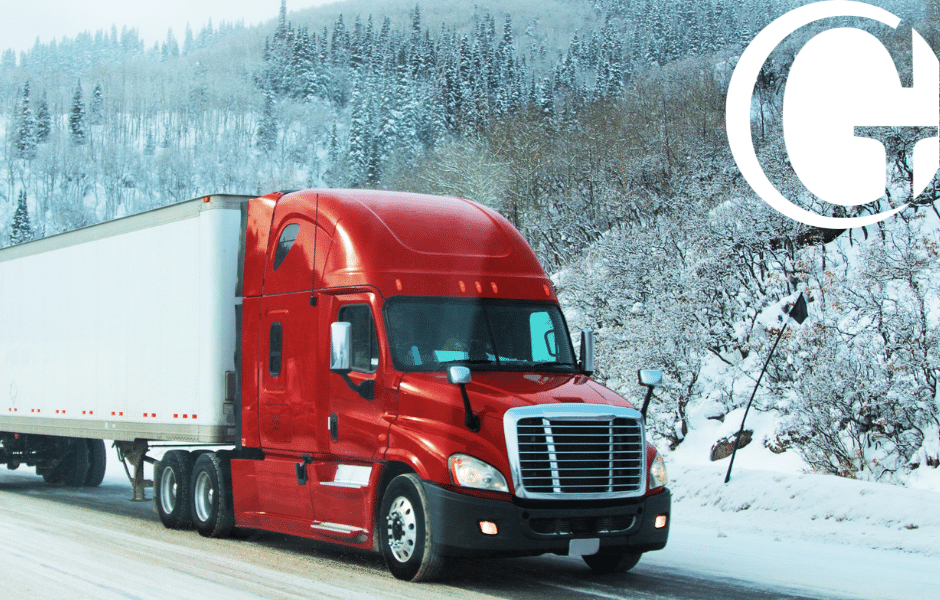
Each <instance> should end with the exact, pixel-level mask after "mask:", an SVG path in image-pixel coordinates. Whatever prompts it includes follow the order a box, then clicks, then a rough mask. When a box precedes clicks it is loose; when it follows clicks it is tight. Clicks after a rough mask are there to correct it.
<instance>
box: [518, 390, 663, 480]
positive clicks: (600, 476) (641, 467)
mask: <svg viewBox="0 0 940 600" xmlns="http://www.w3.org/2000/svg"><path fill="white" fill-rule="evenodd" d="M587 406H591V405H587ZM533 408H536V407H531V408H529V409H516V410H517V411H518V410H525V412H530V413H531V412H532V409H533ZM552 408H555V410H553V411H547V413H558V412H559V411H558V409H557V405H556V406H555V407H552ZM600 409H607V411H610V409H611V407H597V408H595V409H593V410H587V411H585V408H581V409H580V410H577V411H573V412H574V413H575V414H570V415H568V414H542V415H533V416H524V415H522V414H519V415H518V417H516V418H513V419H512V420H513V421H514V428H513V431H512V433H513V434H514V435H513V438H514V439H513V442H514V443H512V444H510V446H511V448H510V450H511V452H510V456H511V459H513V460H511V462H512V463H513V467H514V473H513V476H514V480H515V483H516V493H517V495H520V496H523V497H531V498H537V497H555V498H558V497H592V498H597V497H624V496H637V495H641V494H642V493H643V492H644V491H645V490H644V486H645V483H646V481H645V457H646V453H645V448H646V444H645V442H644V435H643V433H644V432H643V426H642V421H641V420H640V418H639V413H637V414H636V417H634V416H633V415H629V416H627V415H617V414H578V413H584V412H588V413H592V412H597V413H601V410H600ZM511 412H513V411H509V412H507V417H511V415H510V414H509V413H511ZM618 412H630V413H636V411H635V410H630V409H620V410H619V411H618ZM508 429H509V428H508V427H507V433H509V431H508ZM507 439H508V436H507ZM513 450H514V451H515V456H513V455H512V451H513Z"/></svg>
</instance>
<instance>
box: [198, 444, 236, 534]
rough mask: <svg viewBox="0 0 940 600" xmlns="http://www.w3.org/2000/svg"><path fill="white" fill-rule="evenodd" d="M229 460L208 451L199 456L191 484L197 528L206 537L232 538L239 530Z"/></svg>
mask: <svg viewBox="0 0 940 600" xmlns="http://www.w3.org/2000/svg"><path fill="white" fill-rule="evenodd" d="M230 469H231V467H230V464H229V459H228V458H227V457H223V456H219V453H216V452H207V453H206V454H202V455H200V456H199V458H197V459H196V464H195V466H194V467H193V476H192V480H191V484H190V490H191V493H192V506H191V509H192V510H191V513H192V519H193V525H194V526H195V527H196V531H198V532H199V533H200V535H203V536H205V537H215V538H220V537H228V536H229V535H231V533H232V530H233V529H235V508H234V506H233V504H232V476H231V470H230Z"/></svg>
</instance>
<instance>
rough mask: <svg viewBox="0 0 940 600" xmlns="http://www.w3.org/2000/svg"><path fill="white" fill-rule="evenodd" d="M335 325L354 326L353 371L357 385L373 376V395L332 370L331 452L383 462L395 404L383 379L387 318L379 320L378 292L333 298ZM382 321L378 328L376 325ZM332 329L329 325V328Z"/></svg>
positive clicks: (350, 375)
mask: <svg viewBox="0 0 940 600" xmlns="http://www.w3.org/2000/svg"><path fill="white" fill-rule="evenodd" d="M331 304H332V306H331V309H330V313H329V314H330V323H334V322H337V321H344V322H347V323H350V324H351V325H352V345H351V349H352V372H351V373H349V379H350V380H351V381H352V383H353V384H355V385H356V386H361V385H362V383H363V382H366V381H369V380H371V381H372V382H373V383H374V386H375V387H374V394H373V397H372V399H371V400H370V399H367V398H364V397H362V395H360V394H359V393H358V392H357V391H355V390H353V389H352V387H351V386H350V385H349V384H347V382H346V381H345V380H344V378H343V377H342V376H340V375H338V374H336V373H330V374H329V395H328V398H329V417H328V422H327V426H328V427H327V429H328V431H327V432H328V434H329V440H328V445H329V448H330V454H331V455H333V456H336V457H344V458H350V459H352V458H355V459H359V460H362V461H373V460H381V459H382V458H383V457H384V455H385V448H386V447H387V445H388V430H389V426H390V423H391V419H392V418H393V417H392V415H393V414H394V408H395V407H394V406H391V404H392V403H393V402H394V400H395V399H394V398H392V397H391V396H390V394H389V392H388V391H387V390H385V389H384V387H383V385H382V384H383V380H382V367H383V365H382V364H381V363H382V352H381V342H380V340H381V339H382V337H381V336H380V335H379V334H380V333H382V331H383V329H382V322H381V320H380V319H377V318H376V309H375V306H376V302H375V294H372V293H361V294H344V295H341V296H335V297H333V302H332V303H331ZM377 325H378V326H377ZM326 331H329V327H328V326H327V327H326Z"/></svg>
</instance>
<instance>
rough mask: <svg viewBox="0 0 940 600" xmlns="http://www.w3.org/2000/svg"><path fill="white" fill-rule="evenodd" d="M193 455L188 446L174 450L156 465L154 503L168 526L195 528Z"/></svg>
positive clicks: (163, 521) (154, 470)
mask: <svg viewBox="0 0 940 600" xmlns="http://www.w3.org/2000/svg"><path fill="white" fill-rule="evenodd" d="M192 473H193V457H192V455H191V454H190V453H189V452H187V451H185V450H170V451H168V452H167V453H166V454H164V455H163V458H162V459H160V461H159V462H157V463H156V464H155V465H154V467H153V505H154V508H155V509H156V510H157V514H158V515H160V522H162V523H163V526H164V527H166V528H168V529H191V528H192V526H193V517H192V513H191V510H190V500H191V499H192V494H191V493H190V487H189V486H190V483H191V479H192Z"/></svg>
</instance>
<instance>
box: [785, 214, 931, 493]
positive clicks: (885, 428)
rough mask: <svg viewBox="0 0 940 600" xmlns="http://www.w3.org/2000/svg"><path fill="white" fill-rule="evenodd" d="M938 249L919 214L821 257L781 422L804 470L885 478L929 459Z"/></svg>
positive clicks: (797, 340) (925, 217)
mask: <svg viewBox="0 0 940 600" xmlns="http://www.w3.org/2000/svg"><path fill="white" fill-rule="evenodd" d="M938 250H940V237H938V231H937V223H936V219H935V218H933V216H932V215H930V216H929V217H928V214H925V213H921V214H920V215H915V216H913V217H911V216H908V217H905V218H899V219H896V220H894V221H891V222H889V223H888V224H886V225H885V226H884V227H883V228H882V229H881V230H880V231H879V235H876V236H873V237H872V238H871V239H869V240H867V241H865V242H863V243H862V244H860V245H858V246H848V244H847V243H842V244H839V245H837V248H835V249H833V250H830V251H829V252H828V255H829V256H828V259H829V260H828V268H826V269H825V270H824V271H823V272H822V279H821V280H820V283H821V285H822V292H823V293H821V294H819V298H820V303H819V304H820V308H821V311H820V312H821V314H819V315H818V317H817V319H816V321H815V323H814V324H813V325H812V326H810V327H806V328H804V329H802V330H801V331H800V333H799V335H798V336H796V337H795V338H794V344H793V348H794V350H796V355H797V356H798V360H797V361H795V362H793V364H792V365H791V366H792V368H793V373H792V381H793V383H792V389H793V391H794V392H795V398H796V399H795V401H793V402H792V403H790V404H789V405H788V406H787V407H786V415H787V420H786V423H785V425H784V427H785V428H786V429H788V430H790V431H795V432H799V433H798V434H797V437H798V438H799V439H798V444H797V446H796V447H797V450H798V451H799V452H800V454H801V455H802V456H803V457H804V459H805V460H806V461H807V463H809V464H810V465H811V466H812V467H813V468H814V469H816V470H819V471H823V472H828V473H836V474H840V475H844V476H851V477H858V478H865V479H883V478H887V479H895V478H896V477H894V476H895V475H903V474H905V472H907V471H910V470H911V469H912V468H915V466H916V467H919V466H921V465H925V464H927V463H929V462H934V463H935V462H936V458H937V456H938V450H940V448H938V445H940V440H938V437H937V431H938V426H940V410H938V398H937V391H938V390H937V377H938V375H940V335H938V325H940V274H938V268H940V254H938ZM820 257H821V255H820Z"/></svg>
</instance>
